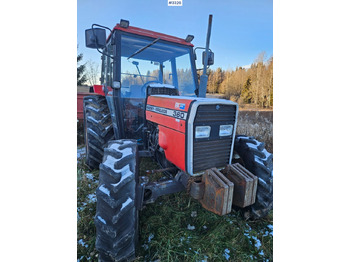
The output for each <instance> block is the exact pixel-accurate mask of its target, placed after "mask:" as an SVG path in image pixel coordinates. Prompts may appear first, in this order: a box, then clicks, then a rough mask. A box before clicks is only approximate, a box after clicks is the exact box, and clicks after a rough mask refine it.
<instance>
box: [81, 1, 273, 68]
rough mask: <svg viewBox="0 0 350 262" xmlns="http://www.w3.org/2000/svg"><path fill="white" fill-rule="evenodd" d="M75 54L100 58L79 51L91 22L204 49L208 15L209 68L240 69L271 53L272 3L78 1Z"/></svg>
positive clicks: (86, 57) (82, 48)
mask: <svg viewBox="0 0 350 262" xmlns="http://www.w3.org/2000/svg"><path fill="white" fill-rule="evenodd" d="M77 3H78V6H77V10H78V17H77V36H78V45H79V48H78V52H82V53H83V54H84V61H85V62H86V61H88V60H93V61H96V62H97V63H100V54H99V53H98V52H97V51H96V50H93V49H87V48H85V40H84V37H85V36H84V32H85V29H88V28H90V27H91V25H92V24H93V23H97V24H100V25H104V26H107V27H110V28H112V27H113V26H115V24H117V23H118V22H119V21H120V19H126V20H129V21H130V25H132V26H136V27H141V28H144V29H149V30H152V31H156V32H161V33H165V34H169V35H174V36H177V37H181V38H185V37H186V36H187V35H188V34H191V35H194V36H195V38H194V40H193V41H192V43H193V44H194V45H195V46H196V47H197V46H201V47H205V41H206V33H207V26H208V17H209V14H213V25H212V33H211V40H210V48H211V49H212V50H213V51H214V53H215V64H214V66H212V68H214V69H215V68H217V67H222V68H224V69H228V68H232V69H234V68H235V67H236V66H246V65H249V64H251V63H253V62H254V60H255V58H256V57H257V56H258V54H259V53H261V52H262V51H265V52H266V58H269V57H271V56H272V54H273V19H272V17H273V8H272V6H273V5H272V0H230V1H229V0H222V1H213V0H183V6H181V7H171V6H168V2H167V0H147V1H146V0H144V1H141V0H128V1H125V0H124V1H120V0H100V1H96V0H78V1H77Z"/></svg>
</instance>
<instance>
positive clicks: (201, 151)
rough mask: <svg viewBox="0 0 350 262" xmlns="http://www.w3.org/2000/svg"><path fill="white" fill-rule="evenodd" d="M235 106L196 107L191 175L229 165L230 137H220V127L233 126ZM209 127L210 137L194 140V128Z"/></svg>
mask: <svg viewBox="0 0 350 262" xmlns="http://www.w3.org/2000/svg"><path fill="white" fill-rule="evenodd" d="M235 118H236V106H235V105H221V104H218V105H217V104H213V105H200V106H198V109H197V113H196V117H195V119H194V125H193V126H194V128H193V138H194V139H193V173H198V172H200V171H204V170H206V169H208V168H212V167H224V166H225V165H227V164H229V161H230V154H231V146H232V138H233V135H232V136H229V137H220V136H219V128H220V125H226V124H231V125H233V126H235V120H236V119H235ZM203 125H208V126H210V127H211V132H210V137H209V138H207V139H195V128H196V126H203Z"/></svg>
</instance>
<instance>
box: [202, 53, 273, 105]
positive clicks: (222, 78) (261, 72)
mask: <svg viewBox="0 0 350 262" xmlns="http://www.w3.org/2000/svg"><path fill="white" fill-rule="evenodd" d="M208 73H209V77H208V87H207V93H209V94H223V95H224V96H225V98H226V99H230V100H232V101H235V102H238V103H239V104H254V105H255V106H256V107H257V108H272V107H273V57H272V56H271V58H269V59H267V60H266V61H264V53H261V54H259V56H258V57H257V58H256V60H255V61H254V63H253V64H251V66H250V68H242V67H237V68H236V69H235V70H232V69H228V70H223V69H222V68H221V67H218V68H217V69H216V70H210V69H209V70H208Z"/></svg>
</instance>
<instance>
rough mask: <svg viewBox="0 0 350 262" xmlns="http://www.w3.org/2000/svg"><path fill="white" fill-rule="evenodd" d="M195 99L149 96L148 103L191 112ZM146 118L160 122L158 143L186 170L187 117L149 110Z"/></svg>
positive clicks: (168, 155)
mask: <svg viewBox="0 0 350 262" xmlns="http://www.w3.org/2000/svg"><path fill="white" fill-rule="evenodd" d="M194 99H196V98H195V97H193V98H189V99H181V98H177V97H176V96H149V97H148V99H147V105H152V106H157V107H163V108H167V109H172V110H177V111H182V112H186V113H187V114H189V107H190V104H191V102H192V101H193V100H194ZM146 119H147V120H148V121H151V122H154V123H157V124H158V128H159V136H158V139H159V141H158V143H159V146H160V147H162V148H163V149H164V152H165V156H166V158H167V159H168V160H169V161H170V162H172V163H173V164H174V165H176V166H177V167H178V168H180V169H181V170H183V171H186V162H185V149H186V145H185V141H186V140H185V137H186V119H184V120H182V119H177V118H174V117H171V116H167V115H163V114H160V113H156V112H153V111H147V110H146Z"/></svg>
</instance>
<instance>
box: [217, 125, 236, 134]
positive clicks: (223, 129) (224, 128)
mask: <svg viewBox="0 0 350 262" xmlns="http://www.w3.org/2000/svg"><path fill="white" fill-rule="evenodd" d="M232 130H233V125H221V126H220V132H219V135H220V136H230V135H232Z"/></svg>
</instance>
